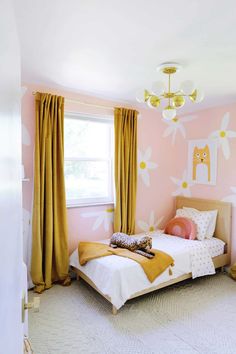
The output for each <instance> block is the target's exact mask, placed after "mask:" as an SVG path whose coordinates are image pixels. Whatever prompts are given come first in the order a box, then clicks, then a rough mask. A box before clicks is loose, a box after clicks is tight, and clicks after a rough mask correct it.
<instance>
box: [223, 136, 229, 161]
mask: <svg viewBox="0 0 236 354" xmlns="http://www.w3.org/2000/svg"><path fill="white" fill-rule="evenodd" d="M221 146H222V150H223V154H224V157H225V158H226V160H228V159H229V158H230V147H229V142H228V140H227V139H222V140H221Z"/></svg>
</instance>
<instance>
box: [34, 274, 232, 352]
mask: <svg viewBox="0 0 236 354" xmlns="http://www.w3.org/2000/svg"><path fill="white" fill-rule="evenodd" d="M32 295H33V293H32V292H30V298H31V297H32ZM29 330H30V338H31V342H32V345H33V349H34V352H35V354H83V353H84V354H85V353H86V354H90V353H97V354H100V353H101V354H106V353H107V354H112V353H124V354H131V353H132V354H151V353H155V354H159V353H160V354H162V353H165V354H175V353H176V354H177V353H178V354H191V353H202V354H203V353H204V354H205V353H207V354H213V353H214V354H218V353H219V354H235V353H236V282H234V281H233V280H231V279H230V278H229V277H228V276H227V275H225V274H217V275H215V276H209V277H206V278H201V279H195V280H194V281H187V282H185V283H184V284H182V285H177V286H172V287H169V288H166V289H162V290H159V291H156V292H154V293H151V294H148V295H145V296H142V297H140V298H138V299H134V300H131V301H129V302H128V303H127V304H126V305H125V306H124V307H123V308H122V309H121V310H120V311H119V313H118V315H117V316H113V315H112V314H111V306H110V304H109V303H108V302H107V301H106V300H105V299H103V298H102V297H101V296H100V295H98V294H97V293H96V292H95V291H94V290H93V289H91V288H90V287H89V286H88V285H87V284H85V283H84V282H83V281H82V280H81V281H80V282H76V281H74V282H73V283H72V285H71V286H70V287H67V288H63V287H61V286H59V285H57V286H54V287H53V288H52V289H50V290H48V291H46V292H45V293H44V294H42V295H41V309H40V312H39V313H33V312H30V318H29Z"/></svg>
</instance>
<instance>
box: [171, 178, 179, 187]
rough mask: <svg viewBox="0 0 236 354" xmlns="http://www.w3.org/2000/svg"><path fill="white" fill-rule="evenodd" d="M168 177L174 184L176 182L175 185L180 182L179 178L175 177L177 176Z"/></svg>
mask: <svg viewBox="0 0 236 354" xmlns="http://www.w3.org/2000/svg"><path fill="white" fill-rule="evenodd" d="M170 179H171V181H172V182H173V183H174V184H176V185H177V186H180V185H181V183H182V181H181V180H179V179H177V178H175V177H170Z"/></svg>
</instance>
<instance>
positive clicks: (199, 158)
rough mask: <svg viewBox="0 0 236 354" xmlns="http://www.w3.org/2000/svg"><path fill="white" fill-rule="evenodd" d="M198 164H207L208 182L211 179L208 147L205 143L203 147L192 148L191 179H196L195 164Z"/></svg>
mask: <svg viewBox="0 0 236 354" xmlns="http://www.w3.org/2000/svg"><path fill="white" fill-rule="evenodd" d="M199 164H204V165H206V166H207V170H208V182H210V180H211V158H210V149H209V146H208V145H206V146H205V147H204V148H198V147H197V146H195V147H194V150H193V176H192V177H193V180H196V173H197V166H198V165H199Z"/></svg>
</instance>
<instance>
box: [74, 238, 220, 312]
mask: <svg viewBox="0 0 236 354" xmlns="http://www.w3.org/2000/svg"><path fill="white" fill-rule="evenodd" d="M152 240H153V248H155V249H159V250H161V251H164V252H166V253H168V254H169V255H171V256H172V257H173V259H174V262H175V265H174V267H173V268H172V275H170V274H169V270H168V269H167V270H165V271H164V272H163V273H162V274H161V275H159V276H158V277H157V278H156V279H155V281H154V282H152V283H150V282H149V280H148V279H147V277H146V274H145V273H144V271H143V269H142V267H141V266H140V265H139V264H138V263H137V262H135V261H133V260H131V259H128V258H123V257H119V256H115V255H111V256H107V257H102V258H97V259H94V260H91V261H89V262H88V263H87V264H86V265H84V266H81V265H80V264H79V259H78V250H75V251H74V252H73V253H72V255H71V257H70V265H71V266H73V267H75V268H77V269H79V270H81V271H82V272H83V273H84V274H85V275H86V276H87V277H88V278H89V279H90V280H91V281H92V282H93V283H94V284H95V285H96V287H97V288H98V289H99V290H100V291H101V292H102V293H103V294H104V295H106V296H109V298H110V299H111V303H112V304H113V305H114V306H115V307H116V308H117V309H119V308H120V307H121V306H122V305H123V304H124V303H125V302H126V301H127V300H128V299H129V298H131V297H132V296H133V295H134V294H135V293H137V292H139V291H143V290H145V289H148V288H150V287H152V286H153V287H155V286H157V285H159V284H161V283H164V282H167V281H169V280H171V279H175V278H178V277H180V276H181V275H184V274H187V273H192V275H193V278H196V277H197V276H202V275H209V274H214V273H215V268H214V264H213V262H212V257H216V256H218V255H220V254H223V253H224V242H223V241H221V240H219V239H216V238H212V239H210V240H204V241H196V240H194V241H191V240H185V239H182V238H179V237H175V236H169V235H165V234H159V233H158V232H156V233H155V232H154V233H153V234H152ZM99 242H101V243H106V244H107V243H108V242H109V240H101V241H99Z"/></svg>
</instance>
